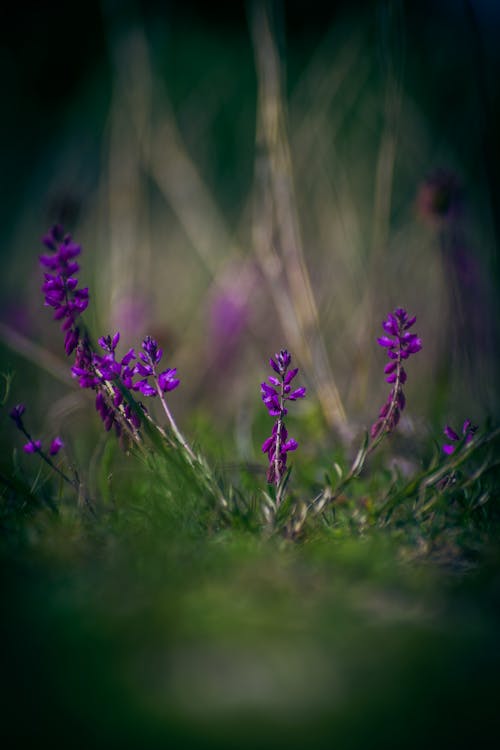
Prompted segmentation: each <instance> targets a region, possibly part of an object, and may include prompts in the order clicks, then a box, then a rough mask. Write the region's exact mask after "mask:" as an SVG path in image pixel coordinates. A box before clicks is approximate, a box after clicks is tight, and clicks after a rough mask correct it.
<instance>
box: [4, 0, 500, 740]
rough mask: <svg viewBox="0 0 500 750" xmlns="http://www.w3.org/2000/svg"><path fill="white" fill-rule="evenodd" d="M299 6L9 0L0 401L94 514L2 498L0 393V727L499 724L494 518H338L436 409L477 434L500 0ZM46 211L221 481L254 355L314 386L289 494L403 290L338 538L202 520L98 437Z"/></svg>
mask: <svg viewBox="0 0 500 750" xmlns="http://www.w3.org/2000/svg"><path fill="white" fill-rule="evenodd" d="M326 5H327V4H325V3H320V2H314V0H311V1H310V2H308V3H303V2H292V1H288V2H281V3H279V2H276V3H265V2H258V1H256V2H248V3H243V2H242V3H238V2H217V3H210V2H202V1H201V0H200V1H199V2H193V1H192V0H185V1H184V2H177V1H172V2H167V1H166V0H165V1H164V2H160V1H159V0H158V2H153V1H152V0H151V1H148V2H146V1H144V2H139V1H138V0H137V2H131V1H129V0H121V1H119V0H101V2H96V1H95V0H87V1H86V2H84V3H83V2H82V3H73V4H71V3H66V4H65V5H63V4H59V3H58V4H55V3H49V2H47V3H34V2H27V3H23V4H21V3H18V4H17V5H12V4H11V7H10V8H9V11H8V13H7V12H6V11H5V10H4V11H3V15H2V23H1V24H0V40H1V43H0V84H1V91H2V102H3V106H2V116H1V118H0V133H1V137H0V154H1V169H0V175H1V179H0V189H1V191H2V195H1V200H0V253H1V273H0V369H1V371H2V372H3V373H13V374H14V380H13V382H12V389H11V392H10V394H9V399H8V403H7V406H8V407H10V406H11V405H12V404H14V403H17V402H24V403H26V405H27V416H26V421H27V423H29V426H30V428H31V429H32V431H33V434H34V435H36V436H37V437H40V438H41V439H43V440H46V439H47V438H48V437H50V438H52V436H53V435H55V434H61V435H62V436H63V438H64V441H65V454H64V455H65V460H67V461H68V462H69V465H70V467H71V466H73V464H74V465H75V466H77V467H78V469H79V471H80V472H81V475H82V477H83V478H84V481H85V483H86V487H87V488H88V491H89V493H90V494H91V495H92V496H93V497H96V498H98V502H99V513H100V516H99V519H98V521H96V522H94V520H93V519H92V520H91V522H89V518H88V517H87V516H86V515H85V514H84V513H79V510H78V508H77V507H76V502H75V500H74V498H73V496H71V498H70V500H68V501H67V502H65V501H64V498H63V499H62V502H61V503H60V513H59V515H58V516H57V517H55V516H54V517H52V516H51V514H50V513H48V512H45V511H44V510H43V509H42V510H39V509H38V508H37V507H31V506H30V503H31V502H32V496H31V495H30V494H29V492H27V491H26V487H28V488H30V491H31V489H34V490H35V491H36V492H38V493H39V496H40V497H42V498H43V497H49V496H50V497H52V495H51V493H53V492H56V489H54V488H53V485H51V484H50V481H47V480H46V479H45V478H44V474H43V471H42V472H39V467H38V465H37V464H35V463H33V457H32V456H24V455H23V454H22V450H21V440H22V438H21V436H20V435H18V434H16V431H15V428H14V426H13V424H12V422H11V420H9V418H8V416H7V409H2V411H1V413H0V419H1V438H0V439H1V448H2V450H1V458H0V470H1V472H2V479H3V480H4V482H5V477H7V481H6V483H5V487H7V490H6V491H5V497H2V502H3V505H2V514H3V515H2V519H1V524H0V526H1V533H2V538H1V545H0V552H1V556H2V560H1V562H2V564H1V565H0V583H1V590H2V605H3V614H2V616H1V617H0V643H2V646H3V657H2V675H3V677H4V679H3V685H2V687H3V695H2V699H1V705H2V710H3V716H2V732H3V734H4V735H6V736H7V737H8V738H9V739H10V738H12V740H11V746H18V745H19V744H20V743H21V742H22V740H24V741H26V743H27V746H35V745H36V746H39V745H40V744H41V743H43V741H44V740H45V739H47V740H50V742H51V744H52V746H53V747H57V746H61V747H68V744H70V745H71V746H72V747H78V746H80V745H81V746H85V747H87V748H88V747H100V746H103V747H117V746H119V747H120V748H124V747H132V748H137V747H156V746H158V747H168V746H172V747H176V748H177V747H188V746H196V747H202V748H209V747H217V748H218V750H220V749H221V748H234V747H249V748H250V747H251V748H252V749H253V750H254V749H255V748H256V747H266V746H267V747H273V748H274V750H276V748H281V747H286V748H287V750H289V749H290V748H293V747H297V748H304V747H315V748H321V747H328V748H330V747H332V746H335V745H338V746H341V747H377V746H380V747H384V748H388V747H404V748H410V747H418V748H421V747H431V746H434V745H437V746H441V747H447V746H453V747H471V746H474V745H477V742H478V741H479V739H478V738H479V737H481V738H482V737H486V736H488V734H489V733H491V734H492V736H494V737H495V738H497V737H498V696H497V693H498V689H497V685H498V670H499V666H500V658H499V654H500V651H499V649H498V627H499V612H500V581H499V577H498V570H499V565H498V562H499V560H498V545H497V544H496V542H495V540H497V539H498V534H497V530H496V526H495V525H494V524H493V522H492V524H491V525H489V522H488V518H489V516H488V515H487V514H485V515H484V519H485V520H484V523H483V524H482V525H481V523H480V522H479V521H478V522H477V525H474V523H473V522H474V521H475V519H476V516H472V515H471V517H470V518H469V517H468V516H467V513H465V514H464V515H463V518H464V520H463V525H462V526H460V524H457V525H456V526H455V527H453V528H452V527H450V529H449V534H447V531H448V530H447V529H446V528H444V529H438V530H437V531H436V532H435V533H436V537H437V540H438V544H437V545H436V548H435V550H434V552H433V547H432V544H433V538H432V535H433V534H434V530H433V529H432V528H431V529H430V531H429V533H428V535H427V538H424V536H425V535H424V533H423V531H422V529H421V528H419V527H418V524H416V523H415V524H414V525H413V526H412V525H409V526H408V527H407V528H405V527H404V524H403V523H401V524H400V525H399V526H398V523H397V522H396V523H395V524H393V526H392V527H391V528H390V529H385V530H384V531H385V532H386V533H378V531H377V529H374V530H373V532H372V533H369V532H368V530H366V529H365V530H364V531H363V529H362V524H361V522H360V523H359V529H361V531H359V529H357V527H356V518H358V520H359V518H360V516H361V515H362V513H360V511H359V508H362V502H364V501H365V500H366V498H368V500H369V499H370V492H376V493H378V494H383V493H384V491H385V489H386V487H388V486H389V485H390V484H391V483H392V482H393V480H394V477H395V474H394V473H391V471H389V469H392V467H389V468H388V466H387V460H388V459H387V457H388V455H389V454H390V455H392V456H396V457H397V458H398V459H399V463H398V468H399V471H400V472H401V473H403V474H404V473H406V472H408V473H410V472H413V471H416V470H418V469H419V468H421V467H422V466H423V465H426V461H427V459H428V458H429V454H430V453H431V450H432V445H433V439H434V440H438V441H439V439H440V437H441V434H442V428H443V426H444V424H445V423H446V422H449V423H451V424H452V425H453V426H454V427H455V429H458V430H459V429H460V426H461V424H462V421H463V420H464V419H465V418H470V419H472V420H473V421H474V422H475V423H478V424H479V425H481V427H483V426H484V423H485V420H487V419H488V418H489V419H491V420H492V421H493V423H494V424H498V417H499V413H500V397H499V392H498V387H497V383H498V375H499V360H498V340H499V339H498V336H499V332H498V331H499V323H498V321H499V320H500V316H499V303H498V290H499V260H498V247H499V237H500V233H499V230H500V189H499V186H498V184H499V178H500V141H499V139H498V132H500V128H499V127H498V126H499V121H500V117H499V115H500V110H499V107H500V99H499V88H498V81H499V80H500V79H499V73H500V49H499V46H498V39H499V38H500V10H499V8H500V6H499V4H498V3H497V2H494V1H493V0H491V2H488V1H487V0H464V1H462V0H440V2H433V1H432V0H421V2H418V3H417V2H397V1H396V0H394V1H392V2H384V1H382V0H381V1H379V2H347V1H346V2H331V3H329V4H328V8H326ZM57 221H59V222H63V223H64V225H65V226H66V228H67V229H68V231H71V232H72V233H73V235H74V237H75V239H76V240H77V241H78V242H81V244H82V245H83V248H84V252H83V254H82V257H81V265H82V270H81V273H80V279H81V281H82V283H83V284H88V286H89V287H90V293H91V305H90V307H89V309H88V311H87V312H86V319H87V321H88V324H89V326H90V328H91V330H92V333H93V334H94V336H95V337H97V336H100V335H102V334H105V333H108V332H111V333H114V331H115V330H117V329H119V330H120V331H121V333H122V344H123V347H124V348H123V350H122V351H125V347H126V346H130V345H136V346H137V345H138V344H139V342H140V340H141V337H142V336H144V335H145V334H147V333H150V334H152V335H154V336H155V337H156V338H157V339H158V340H159V342H160V343H161V345H162V346H163V347H164V350H165V358H166V359H165V363H166V366H170V367H173V366H176V367H177V368H178V370H179V375H180V378H181V387H180V388H179V389H178V390H176V391H175V392H174V393H172V395H171V406H172V409H173V411H174V413H175V414H176V417H177V419H178V421H179V423H180V424H181V426H182V429H183V431H184V432H185V433H186V434H187V435H188V436H189V438H190V439H191V440H193V441H194V443H195V445H200V446H201V449H202V451H203V453H204V454H205V455H208V457H209V458H210V459H211V461H210V463H211V465H212V466H215V467H216V469H217V470H219V469H222V472H221V473H222V474H223V476H224V477H225V478H226V479H228V478H229V480H231V481H232V480H235V483H236V484H237V485H238V487H239V489H241V490H242V492H243V493H245V491H248V492H247V494H248V497H249V498H252V497H253V495H252V493H257V492H258V493H259V497H260V493H261V490H262V488H263V487H265V465H264V464H265V458H264V459H263V456H262V453H261V452H260V444H261V442H262V440H263V439H264V437H266V436H267V434H269V430H270V419H269V416H268V414H267V412H266V410H265V409H264V408H263V406H262V403H261V401H260V396H259V384H260V382H261V381H262V380H263V379H264V377H265V376H266V375H267V371H268V365H267V360H268V358H269V356H270V355H271V354H272V353H274V352H275V351H276V350H277V349H279V348H281V347H287V348H288V349H289V350H290V351H291V352H292V353H293V356H294V359H295V361H296V362H297V363H298V365H300V368H301V372H300V376H301V378H302V380H301V384H302V383H304V384H306V385H307V386H308V389H309V395H308V398H307V399H305V400H304V401H303V402H302V403H297V404H296V405H294V406H296V408H295V409H294V412H295V415H296V416H295V417H293V415H290V423H289V424H290V427H291V432H292V428H293V435H294V436H296V437H297V439H298V441H299V444H300V450H299V451H297V453H296V454H295V455H294V474H293V482H292V484H293V490H292V492H294V493H297V496H299V497H300V498H301V499H302V498H304V497H310V496H312V494H313V488H318V487H321V486H324V485H323V484H322V483H323V482H324V479H323V473H324V471H325V469H326V467H328V470H330V469H331V464H332V460H333V459H338V461H339V462H340V463H341V464H342V465H346V464H345V461H346V460H347V458H349V456H348V455H347V454H348V453H349V452H350V451H351V452H352V451H353V450H355V447H356V446H357V445H359V442H358V440H359V437H360V434H361V432H362V431H363V429H364V428H365V427H368V426H369V425H370V424H371V422H372V421H373V420H374V419H375V417H376V415H377V413H378V410H379V408H380V405H381V404H382V403H383V401H384V400H385V397H386V388H387V385H386V384H385V382H384V380H383V367H384V364H385V357H384V352H382V351H381V350H380V348H379V347H378V346H377V344H376V337H377V336H379V335H380V334H381V332H382V329H381V322H382V320H383V319H384V318H385V316H386V315H387V313H388V312H389V311H390V310H391V309H393V308H394V307H395V306H398V305H402V306H404V307H406V308H407V309H408V311H409V312H410V313H411V314H415V315H416V316H417V323H416V325H415V330H416V332H418V334H419V335H420V336H421V338H422V341H423V349H422V351H421V352H420V353H419V354H418V355H416V356H415V357H412V360H411V362H410V364H409V366H408V383H407V387H406V392H407V408H406V411H405V416H404V419H402V420H401V424H400V426H399V427H398V431H397V434H395V435H393V436H391V440H390V441H389V440H388V441H385V442H384V444H383V448H382V449H381V451H380V453H379V452H377V456H374V460H373V463H372V464H371V466H370V471H371V474H370V477H371V479H370V481H369V482H367V483H366V484H363V482H364V480H361V489H359V487H358V490H357V492H358V497H357V498H355V499H354V500H353V508H354V510H353V514H352V519H353V525H352V533H351V530H350V528H349V521H348V522H346V523H345V524H344V526H342V524H331V525H330V526H328V525H326V526H325V528H324V530H323V533H324V535H323V536H321V534H320V533H319V532H318V530H316V531H315V532H314V534H313V536H312V538H310V539H309V538H308V539H306V540H305V542H304V543H303V544H295V543H285V542H284V541H283V540H281V539H279V540H271V541H266V540H265V539H264V540H263V539H262V537H261V536H259V535H258V534H252V533H249V532H248V529H245V527H244V523H243V521H242V522H241V529H239V528H238V527H237V523H236V521H235V524H234V528H231V529H226V528H219V527H218V526H217V525H216V524H214V528H213V529H212V528H210V529H209V530H208V526H209V525H210V523H209V522H208V521H206V519H205V518H204V515H203V514H204V513H205V512H206V509H205V505H204V498H203V497H201V496H200V490H199V487H198V490H196V487H195V486H194V484H193V487H194V489H192V491H191V492H190V491H189V488H187V489H186V488H185V487H184V489H183V491H184V492H185V497H184V496H180V498H179V499H177V498H176V502H170V500H171V499H172V491H170V494H169V496H168V497H169V502H166V501H165V486H164V485H162V480H161V479H158V478H157V477H156V476H154V475H152V474H151V472H149V473H148V472H146V471H145V470H144V467H142V465H140V464H139V462H138V461H133V459H132V457H125V456H123V457H121V453H120V451H119V450H118V449H117V445H116V441H114V437H113V436H107V435H106V434H104V431H103V430H102V424H101V423H100V420H99V418H98V416H97V414H96V413H95V412H94V410H93V404H92V397H91V394H89V393H85V392H83V391H80V390H79V389H78V388H77V387H75V383H74V381H72V380H71V377H70V376H69V363H68V361H67V360H66V359H65V357H64V349H63V341H62V335H61V332H60V331H59V327H58V325H57V324H56V323H53V322H52V321H51V313H50V311H49V310H47V309H45V308H43V304H42V294H41V292H40V285H41V270H40V268H39V267H38V254H39V253H40V251H41V245H40V238H41V237H42V236H43V235H44V234H45V232H46V230H47V229H48V227H49V226H50V225H51V224H52V223H54V222H57ZM294 419H295V421H294ZM339 446H340V447H339ZM436 451H437V453H439V446H438V448H437V449H436ZM214 459H215V461H214ZM218 460H219V461H220V462H219V461H218ZM486 460H487V461H491V465H492V466H493V467H494V461H495V457H494V456H493V455H489V456H488V457H487V459H486ZM377 461H378V462H379V463H378V464H377ZM13 467H14V471H13ZM243 467H245V469H246V470H248V469H250V470H251V471H253V472H254V474H253V475H252V474H251V473H250V471H246V473H245V472H243V471H241V469H242V468H243ZM372 470H373V471H372ZM20 480H23V481H24V480H25V483H23V481H20ZM9 482H10V484H9ZM16 482H17V483H16ZM370 482H371V483H370ZM176 486H177V485H175V487H176ZM391 486H392V485H391ZM54 487H55V483H54ZM9 488H10V489H9ZM12 488H13V490H12ZM19 488H21V489H22V490H23V491H24V494H23V492H20V491H19V492H18V493H17V494H16V490H18V489H19ZM256 488H257V489H256ZM363 488H365V489H363ZM197 492H198V494H196V493H197ZM44 493H45V494H44ZM363 493H366V497H362V495H363ZM179 494H180V495H182V493H179ZM12 495H13V496H14V500H13V501H12V497H11V496H12ZM448 497H449V496H446V497H445V499H444V502H445V503H447V502H448ZM9 498H10V500H9ZM357 500H360V505H359V507H358V506H357V505H356V501H357ZM9 502H10V503H11V505H9ZM249 502H250V500H249ZM471 502H474V495H472V501H471ZM494 502H496V500H495V496H494V493H493V497H492V499H491V501H490V503H491V504H493V503H494ZM454 508H455V506H453V505H452V506H451V511H453V509H454ZM447 509H448V508H447ZM455 509H456V508H455ZM457 512H458V511H457ZM479 512H480V511H479ZM479 512H478V514H477V515H479ZM471 514H472V511H471ZM491 517H492V518H494V513H492V516H491ZM200 519H201V520H200ZM460 519H462V516H460ZM479 520H480V519H479ZM469 521H470V523H469ZM204 524H205V525H204ZM430 526H431V527H432V523H430ZM365 531H366V533H365ZM240 532H241V533H240ZM315 535H316V536H315ZM439 535H441V538H442V537H445V539H444V543H441V546H439V540H440V536H439ZM464 539H465V541H464ZM436 550H437V551H436ZM418 561H419V562H418ZM478 561H480V562H481V565H479V564H477V565H476V563H477V562H478Z"/></svg>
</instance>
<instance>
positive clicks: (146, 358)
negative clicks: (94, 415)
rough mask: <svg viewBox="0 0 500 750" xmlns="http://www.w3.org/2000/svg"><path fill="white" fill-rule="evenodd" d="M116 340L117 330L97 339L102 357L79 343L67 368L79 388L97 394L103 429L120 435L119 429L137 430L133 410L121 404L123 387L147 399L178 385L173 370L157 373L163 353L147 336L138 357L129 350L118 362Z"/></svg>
mask: <svg viewBox="0 0 500 750" xmlns="http://www.w3.org/2000/svg"><path fill="white" fill-rule="evenodd" d="M119 341H120V333H119V331H118V332H117V333H115V335H114V336H112V337H111V336H103V337H102V338H100V339H99V346H100V347H101V349H102V350H103V351H104V354H97V353H96V352H93V351H92V349H91V348H90V346H89V345H88V343H87V342H86V341H85V340H84V341H82V342H81V343H80V344H79V346H78V348H77V352H76V361H75V364H74V365H73V367H72V368H71V371H72V373H73V377H75V378H77V379H78V381H79V383H80V386H81V387H82V388H92V389H93V390H95V391H97V395H96V409H97V411H98V413H99V414H100V416H101V419H102V421H103V422H104V426H105V429H106V430H110V429H111V428H112V427H114V429H115V432H116V433H117V435H120V434H121V433H122V428H123V426H126V427H127V428H128V429H129V430H130V429H131V430H132V431H133V430H138V429H139V427H140V418H139V415H138V413H137V411H136V410H133V409H132V408H131V406H130V404H129V403H127V402H125V401H124V396H123V389H124V388H126V389H128V390H130V391H138V392H140V393H141V394H142V395H143V396H148V397H150V396H157V395H161V394H163V393H166V392H168V391H172V390H174V388H177V386H178V385H179V383H180V380H179V379H178V378H177V377H176V372H177V370H176V369H175V368H173V369H171V368H169V369H167V370H164V371H163V372H161V373H158V372H157V365H158V364H159V363H160V360H161V358H162V356H163V352H162V350H161V349H160V348H159V346H158V344H157V343H156V341H155V340H154V339H152V338H151V337H150V336H147V337H146V338H145V339H144V341H143V343H142V349H143V351H142V352H140V353H139V357H137V355H136V353H135V350H134V349H133V348H132V349H129V350H128V351H127V353H126V354H125V356H124V357H123V358H122V359H117V358H116V347H117V346H118V342H119ZM136 376H140V380H134V378H135V377H136ZM150 378H152V379H153V383H154V384H153V385H152V384H151V383H150V382H149V379H150ZM143 408H144V407H143Z"/></svg>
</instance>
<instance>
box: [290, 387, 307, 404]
mask: <svg viewBox="0 0 500 750" xmlns="http://www.w3.org/2000/svg"><path fill="white" fill-rule="evenodd" d="M305 395H306V389H305V388H304V387H302V388H297V389H296V390H295V391H292V393H290V395H289V396H288V400H289V401H295V400H296V399H298V398H304V396H305Z"/></svg>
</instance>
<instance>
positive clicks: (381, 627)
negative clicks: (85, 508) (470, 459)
mask: <svg viewBox="0 0 500 750" xmlns="http://www.w3.org/2000/svg"><path fill="white" fill-rule="evenodd" d="M127 483H128V486H129V490H130V493H129V494H128V495H127V494H125V493H124V494H123V495H122V500H121V502H120V503H118V505H117V506H116V507H115V508H114V509H113V508H112V505H111V503H112V500H109V502H110V504H109V507H108V508H107V509H101V511H100V517H99V519H98V520H97V521H95V520H92V519H91V518H90V516H88V515H87V514H85V513H80V512H78V511H77V510H76V508H74V506H71V505H70V504H69V503H68V504H67V505H65V506H62V509H61V512H60V513H59V515H58V516H54V515H53V514H51V513H50V511H46V510H38V511H32V510H29V501H28V499H26V502H25V503H24V505H23V504H22V503H19V504H18V505H17V506H16V507H15V508H14V505H11V506H9V505H8V503H7V505H5V504H4V506H3V509H4V513H3V532H4V533H3V545H2V558H3V559H2V565H1V571H2V572H1V575H2V578H3V581H2V591H3V594H2V603H3V615H2V618H1V627H2V631H3V632H2V641H1V642H2V647H3V648H2V650H3V659H2V661H3V666H2V673H3V687H4V694H3V698H2V708H3V711H2V713H3V719H2V735H3V736H7V737H8V738H9V744H8V745H7V747H14V746H15V747H20V746H21V743H22V741H23V742H24V741H28V742H29V743H30V745H31V746H35V745H36V746H37V747H40V746H42V745H45V746H53V747H64V748H68V747H75V746H82V747H87V748H93V747H101V746H102V747H122V748H123V747H131V748H140V747H144V748H149V747H170V746H171V747H186V746H188V747H191V746H194V747H202V748H205V747H214V748H233V747H248V748H250V747H251V748H254V747H273V748H302V747H304V748H305V747H311V748H313V747H314V748H316V747H339V748H340V747H341V748H344V747H367V748H371V747H398V748H408V747H412V748H413V747H429V748H430V747H448V746H449V747H458V746H460V747H462V746H463V747H483V746H485V744H484V743H483V740H484V739H485V738H486V737H490V736H492V735H493V736H494V732H495V729H499V728H500V723H499V720H498V684H499V676H498V675H499V668H500V651H499V647H498V633H499V632H500V631H499V626H500V606H499V605H500V573H499V566H498V563H499V556H498V549H497V550H496V551H494V542H495V531H494V526H492V525H491V524H489V525H488V526H487V528H486V527H485V528H483V530H480V529H478V530H477V532H476V536H475V539H476V545H474V543H473V539H474V533H473V531H472V529H471V528H469V531H468V532H467V533H465V532H464V534H465V536H464V534H463V535H462V537H461V536H460V532H459V530H458V527H457V528H455V530H454V531H450V535H449V539H448V543H447V544H445V543H443V542H442V543H441V544H440V546H439V548H436V553H435V554H432V551H427V552H426V551H425V550H422V551H421V552H419V544H420V545H421V546H422V545H425V544H427V545H429V541H428V537H427V542H424V541H423V538H422V539H420V541H419V539H418V534H417V533H416V532H415V530H413V531H411V530H410V527H409V526H408V525H399V527H398V524H397V523H395V524H393V525H392V526H390V527H387V528H385V529H383V530H380V529H379V530H375V529H373V530H370V528H367V529H366V530H365V531H364V532H363V533H361V534H359V533H358V532H356V533H354V532H353V533H352V534H350V533H349V532H348V530H347V528H346V526H345V525H344V526H343V525H341V524H337V525H335V524H333V525H331V526H329V527H327V526H325V527H323V528H322V527H321V525H318V526H317V527H315V528H314V527H313V528H311V529H309V531H308V533H307V534H305V536H304V538H303V539H302V540H301V541H298V542H297V541H296V542H291V541H286V540H284V539H282V538H281V537H279V536H277V537H269V536H268V537H267V538H266V535H265V534H264V535H259V534H256V533H255V532H251V531H250V530H246V531H245V530H241V529H240V530H238V529H234V528H230V525H228V524H223V523H220V522H219V521H218V520H217V518H216V516H215V515H214V514H212V512H211V511H204V512H203V513H201V514H200V513H197V512H196V505H195V504H194V503H192V504H190V502H189V501H190V498H189V497H187V496H184V497H183V498H182V499H181V498H179V499H178V501H177V503H176V502H175V501H173V500H172V499H171V498H170V499H169V500H168V502H163V501H162V497H164V495H163V492H162V489H161V487H159V488H158V487H155V486H154V485H150V486H149V487H148V488H146V484H143V485H139V484H138V485H137V486H135V485H134V482H133V481H132V482H131V481H130V478H129V479H127V480H126V484H127ZM140 487H142V492H141V491H139V490H140ZM5 496H6V497H10V499H11V501H12V497H13V495H12V493H11V494H10V495H9V493H8V492H6V493H5ZM193 496H194V500H195V502H196V503H198V502H199V497H197V496H196V493H194V492H193ZM115 501H116V498H115ZM9 507H10V510H9ZM238 524H239V525H240V526H244V523H243V522H238V523H237V524H236V525H238ZM464 540H466V544H465V545H463V546H462V547H461V546H460V545H461V543H463V541H464ZM441 541H442V540H441ZM428 549H429V550H431V547H428ZM474 558H475V559H474Z"/></svg>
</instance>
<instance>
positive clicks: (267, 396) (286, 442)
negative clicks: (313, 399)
mask: <svg viewBox="0 0 500 750" xmlns="http://www.w3.org/2000/svg"><path fill="white" fill-rule="evenodd" d="M291 361H292V358H291V356H290V354H289V353H288V352H287V351H286V349H283V350H281V351H280V352H278V353H277V354H275V356H274V358H271V359H270V360H269V364H270V365H271V367H272V369H273V370H274V372H275V373H276V374H277V375H278V376H279V377H275V376H274V375H270V376H269V378H268V381H269V383H261V386H260V390H261V397H262V401H263V402H264V405H265V407H266V409H267V411H268V412H269V414H270V416H272V417H277V419H276V421H275V424H274V427H273V432H272V435H271V436H270V437H268V438H267V440H265V441H264V443H263V444H262V451H263V453H267V457H268V460H269V469H268V472H267V481H268V482H269V484H275V485H276V486H277V487H278V486H279V484H280V482H281V479H282V478H283V476H284V474H285V471H286V457H287V453H288V452H289V451H294V450H296V448H297V445H298V444H297V442H296V441H295V440H294V439H293V438H290V439H288V432H287V429H286V427H285V424H284V421H283V418H284V417H285V416H286V414H287V413H288V410H287V408H286V406H285V403H286V402H287V401H296V400H297V399H299V398H304V396H305V395H306V389H305V388H304V387H301V388H296V389H295V390H294V391H292V390H291V386H290V383H291V381H292V380H293V379H294V378H295V376H296V375H297V373H298V368H295V369H293V370H289V369H288V368H289V366H290V363H291Z"/></svg>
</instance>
